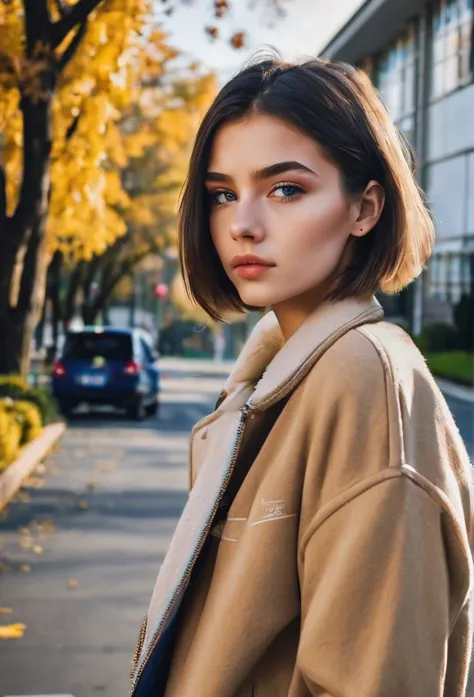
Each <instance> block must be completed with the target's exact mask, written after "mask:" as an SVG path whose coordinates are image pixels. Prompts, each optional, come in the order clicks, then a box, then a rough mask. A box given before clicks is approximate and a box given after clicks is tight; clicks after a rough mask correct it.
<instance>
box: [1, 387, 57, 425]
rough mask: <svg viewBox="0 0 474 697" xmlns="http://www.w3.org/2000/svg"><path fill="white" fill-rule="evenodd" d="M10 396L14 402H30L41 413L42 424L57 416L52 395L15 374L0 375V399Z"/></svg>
mask: <svg viewBox="0 0 474 697" xmlns="http://www.w3.org/2000/svg"><path fill="white" fill-rule="evenodd" d="M5 398H10V399H12V400H13V401H16V402H31V403H32V404H34V405H35V406H36V407H37V408H38V409H39V412H40V414H41V422H42V425H43V426H45V425H46V424H49V423H51V422H52V421H54V419H55V418H56V417H57V414H58V412H57V408H56V405H55V403H54V401H53V399H52V397H51V396H50V395H49V394H48V393H47V392H46V390H43V389H41V388H40V387H31V386H30V385H28V384H27V383H26V382H25V381H24V380H23V378H21V377H19V376H16V375H0V399H5Z"/></svg>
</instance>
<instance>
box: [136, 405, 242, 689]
mask: <svg viewBox="0 0 474 697" xmlns="http://www.w3.org/2000/svg"><path fill="white" fill-rule="evenodd" d="M251 409H252V407H251V404H250V400H249V402H247V403H246V404H245V405H244V406H243V407H242V409H241V411H240V419H239V424H238V426H237V434H236V437H235V441H234V445H233V447H232V453H231V457H230V461H229V466H228V468H227V473H226V476H225V479H224V481H223V482H222V485H221V488H220V489H219V493H218V495H217V497H216V499H215V501H214V505H213V507H212V509H211V515H210V516H209V518H208V520H207V523H206V525H205V527H204V529H203V530H202V532H201V535H200V537H199V540H198V543H197V545H196V547H195V548H194V550H193V553H192V555H191V557H190V559H189V562H188V565H187V566H186V570H185V573H184V576H183V578H182V579H181V582H180V584H179V585H178V587H177V588H176V590H175V592H174V593H173V596H172V598H171V600H170V602H169V604H168V606H167V608H166V610H165V613H164V615H163V617H162V620H161V622H160V624H159V626H158V629H157V630H156V632H155V634H154V636H153V640H152V642H151V645H150V648H149V649H148V652H147V654H146V656H145V659H144V660H143V661H142V664H141V667H140V669H139V670H138V672H137V674H136V676H135V680H134V681H133V684H132V688H131V691H130V696H131V697H132V695H133V693H134V691H135V688H136V687H137V685H138V681H139V680H140V678H141V676H142V673H143V671H144V669H145V666H146V664H147V663H148V661H149V659H150V656H151V654H152V653H153V651H154V650H155V648H156V645H157V644H158V641H159V639H160V637H161V634H162V633H163V629H164V627H165V624H166V622H167V620H168V618H169V616H170V614H171V611H172V609H173V607H174V605H175V603H176V601H177V599H178V598H179V596H180V594H181V591H182V589H183V587H184V586H185V585H186V584H187V581H188V579H189V576H190V575H191V571H192V570H193V567H194V564H195V563H196V560H197V558H198V556H199V554H200V552H201V549H202V547H203V544H204V542H205V540H206V537H207V535H208V533H209V530H210V529H211V526H212V521H213V520H214V516H215V514H216V512H217V509H218V508H219V505H220V502H221V500H222V498H223V496H224V493H225V490H226V489H227V485H228V483H229V480H230V478H231V476H232V472H233V471H234V467H235V463H236V460H237V455H238V452H239V448H240V445H241V442H242V436H243V433H244V428H245V423H246V421H247V417H248V414H249V412H250V411H251ZM145 631H146V621H145V622H144V624H143V625H142V630H141V631H140V636H139V644H140V641H141V644H142V645H143V641H144V637H145ZM140 652H141V646H137V649H136V652H135V656H137V654H138V656H139V654H140ZM138 660H139V659H138V657H137V659H136V664H138Z"/></svg>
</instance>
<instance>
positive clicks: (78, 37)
mask: <svg viewBox="0 0 474 697" xmlns="http://www.w3.org/2000/svg"><path fill="white" fill-rule="evenodd" d="M86 30H87V17H86V19H85V20H84V21H83V22H82V24H80V25H79V28H78V30H77V32H76V33H75V35H74V36H73V38H72V39H71V41H70V43H69V46H68V47H67V48H66V49H65V51H64V53H63V55H62V56H61V57H60V58H59V60H58V71H59V72H60V73H61V72H62V71H63V70H64V68H65V67H66V65H67V64H68V63H69V61H70V60H71V58H72V57H73V56H74V54H75V53H76V51H77V49H78V47H79V44H80V43H81V41H82V39H83V38H84V35H85V33H86Z"/></svg>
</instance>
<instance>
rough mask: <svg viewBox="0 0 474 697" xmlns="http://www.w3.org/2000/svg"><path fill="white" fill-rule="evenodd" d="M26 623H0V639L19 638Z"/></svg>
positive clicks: (23, 631)
mask: <svg viewBox="0 0 474 697" xmlns="http://www.w3.org/2000/svg"><path fill="white" fill-rule="evenodd" d="M25 629H26V624H20V623H17V624H7V625H0V639H21V637H22V636H23V634H24V633H25Z"/></svg>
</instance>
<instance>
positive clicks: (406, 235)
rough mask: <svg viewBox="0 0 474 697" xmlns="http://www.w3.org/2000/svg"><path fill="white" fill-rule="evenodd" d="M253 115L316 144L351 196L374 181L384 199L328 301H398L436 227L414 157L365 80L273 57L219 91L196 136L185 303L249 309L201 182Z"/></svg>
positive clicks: (187, 213)
mask: <svg viewBox="0 0 474 697" xmlns="http://www.w3.org/2000/svg"><path fill="white" fill-rule="evenodd" d="M250 114H264V115H271V116H273V117H277V118H279V119H280V120H282V121H285V122H286V123H288V124H290V125H292V126H293V127H294V126H296V127H297V128H298V129H299V130H300V131H301V132H303V133H305V134H306V135H309V136H310V137H311V138H314V140H315V141H316V142H317V143H318V145H319V146H320V147H321V148H322V150H323V151H324V153H325V154H326V156H327V157H328V158H329V159H330V160H331V161H332V162H333V163H334V164H335V165H336V166H337V167H338V169H339V171H340V174H341V180H342V183H343V187H344V189H345V191H346V193H347V194H349V195H360V194H362V193H363V192H364V190H365V188H366V186H367V184H368V183H369V181H370V180H376V181H378V182H379V183H380V184H381V185H382V186H383V188H384V191H385V205H384V208H383V211H382V215H381V217H380V219H379V222H378V223H377V225H376V226H375V227H374V228H373V229H372V230H371V231H370V232H369V233H368V234H366V235H365V236H363V237H360V238H353V245H354V246H353V254H352V258H351V262H350V264H349V265H348V266H347V267H346V268H345V269H343V270H342V271H341V273H340V274H339V275H338V277H337V278H335V279H334V283H333V284H332V287H331V291H330V292H329V293H328V295H327V298H326V299H330V300H333V301H339V300H342V299H344V298H346V297H349V296H360V295H365V294H368V293H372V294H373V293H376V292H378V291H381V292H383V293H386V294H395V293H397V292H399V291H400V290H402V289H403V288H405V287H406V286H407V285H408V284H409V283H410V282H411V281H413V279H414V278H416V277H417V276H418V275H419V274H420V273H421V272H422V270H423V268H424V264H425V262H426V260H427V259H428V258H429V256H430V255H431V253H432V249H433V244H434V229H433V223H432V220H431V216H430V214H429V212H428V210H427V208H426V205H425V202H424V198H423V195H422V193H421V191H420V189H419V188H418V185H417V183H416V181H415V178H414V175H413V166H412V162H413V158H412V153H411V151H410V150H409V148H408V146H407V145H406V143H405V141H404V139H403V137H402V136H401V135H400V134H399V132H398V130H397V129H396V127H395V126H394V124H393V123H392V121H391V119H390V117H389V116H388V113H387V111H386V109H385V107H384V106H383V104H382V102H381V99H380V97H379V94H378V92H377V90H376V89H375V88H374V86H373V85H372V83H371V81H370V80H369V78H368V77H367V76H366V74H365V73H364V72H362V71H361V70H358V69H356V68H354V67H352V66H350V65H348V64H345V63H339V62H333V61H329V60H322V59H312V60H308V61H306V62H303V63H301V64H292V63H286V62H283V61H282V60H280V59H279V58H276V57H273V56H272V57H270V58H263V59H262V58H259V59H257V60H254V61H253V62H251V63H250V64H248V65H247V66H246V67H244V68H243V69H242V70H241V71H240V72H239V73H238V74H237V75H235V76H234V77H233V78H232V79H231V80H230V81H229V82H228V83H227V84H226V85H225V86H224V87H223V88H222V90H221V91H220V92H219V94H218V95H217V97H216V98H215V100H214V102H213V104H212V105H211V107H210V109H209V110H208V112H207V114H206V115H205V117H204V119H203V121H202V123H201V126H200V128H199V131H198V134H197V137H196V141H195V145H194V149H193V152H192V155H191V159H190V165H189V173H188V178H187V181H186V184H185V187H184V192H183V196H182V200H181V203H180V209H179V223H178V231H179V254H180V261H181V268H182V272H183V276H184V283H185V287H186V291H187V293H188V295H189V297H190V298H191V299H192V300H193V301H195V302H196V303H197V304H198V305H199V306H201V307H202V308H203V309H204V310H205V311H206V312H207V313H208V314H209V315H210V317H212V318H213V319H216V320H220V319H222V317H223V315H225V314H226V313H228V312H232V311H234V312H235V311H236V310H237V311H243V310H246V309H254V308H249V307H248V306H246V305H244V304H243V303H242V301H241V299H240V297H239V295H238V293H237V290H236V288H235V286H234V285H233V284H232V283H231V281H230V280H229V278H228V276H227V274H226V273H225V271H224V268H223V266H222V264H221V262H220V260H219V257H218V255H217V252H216V250H215V247H214V244H213V242H212V238H211V233H210V225H209V215H210V207H209V205H210V204H209V197H208V195H207V191H206V187H205V177H206V173H207V170H208V166H209V159H210V154H211V147H212V143H213V139H214V137H215V135H216V133H217V131H218V130H219V128H221V127H222V126H223V125H224V124H226V123H229V122H233V121H239V120H243V119H245V117H247V116H249V115H250Z"/></svg>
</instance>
